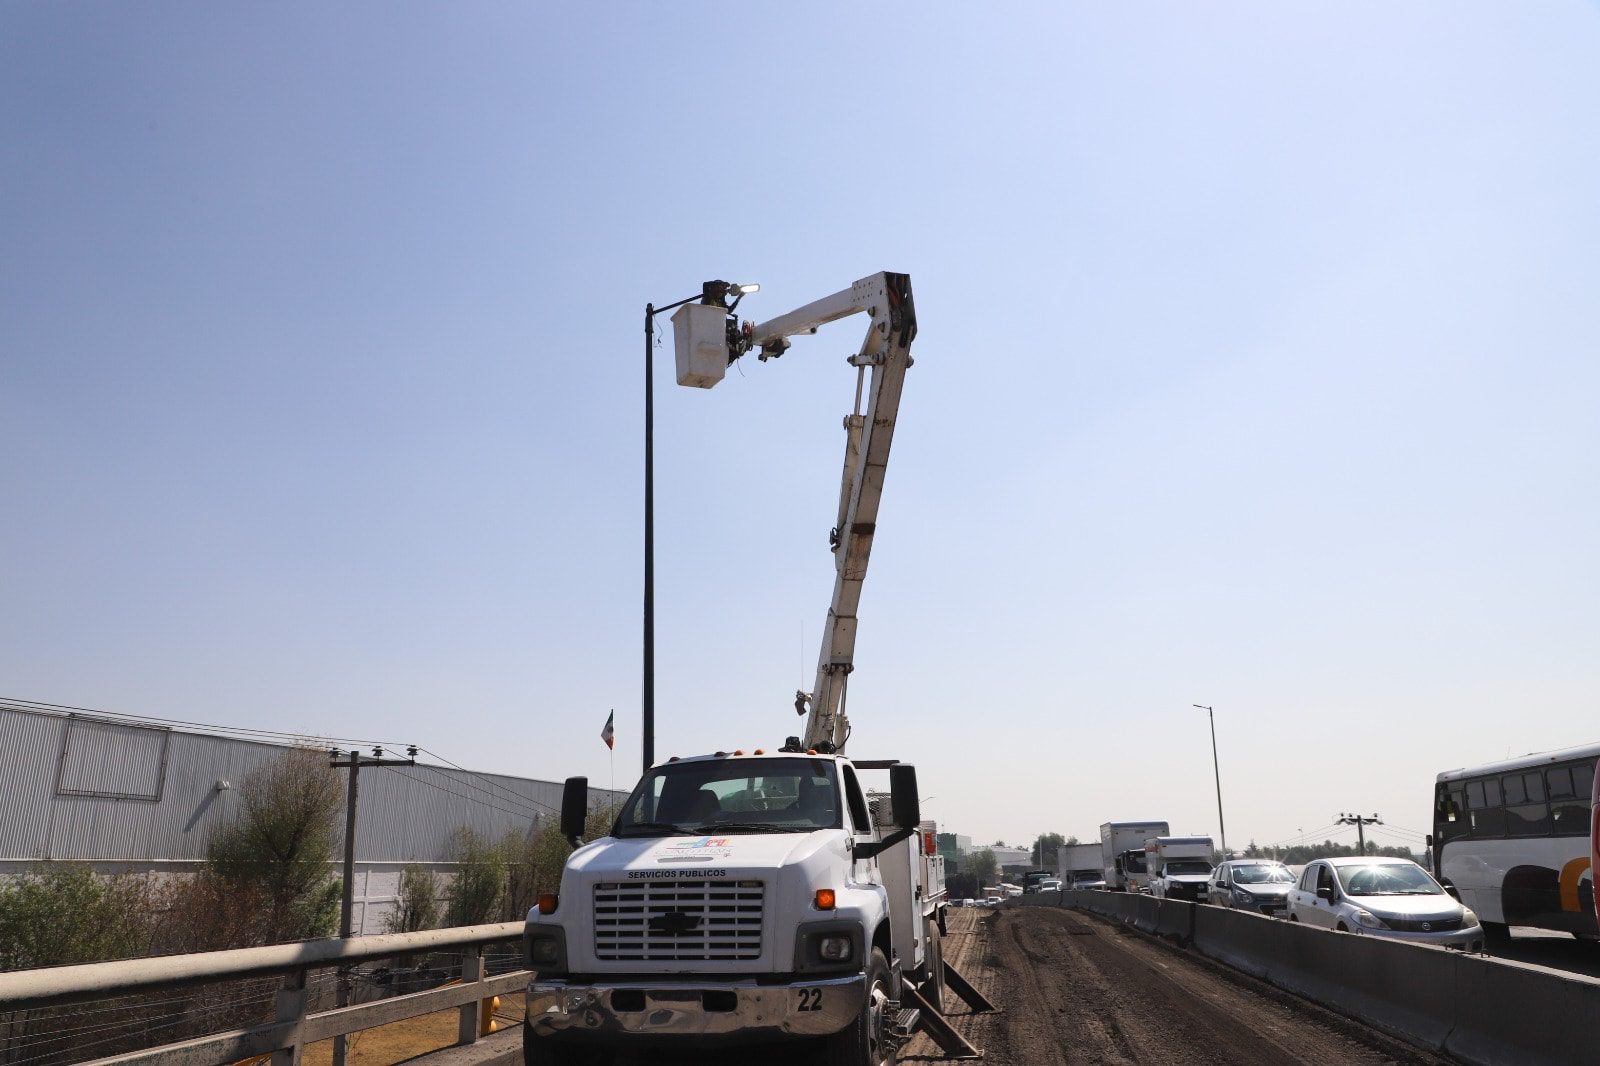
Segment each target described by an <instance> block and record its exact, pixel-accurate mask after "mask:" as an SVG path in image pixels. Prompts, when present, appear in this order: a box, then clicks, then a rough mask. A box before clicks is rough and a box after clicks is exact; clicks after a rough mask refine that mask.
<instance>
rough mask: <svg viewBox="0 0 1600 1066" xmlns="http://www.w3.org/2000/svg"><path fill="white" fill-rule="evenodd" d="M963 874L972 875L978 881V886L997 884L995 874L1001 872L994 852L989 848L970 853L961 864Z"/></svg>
mask: <svg viewBox="0 0 1600 1066" xmlns="http://www.w3.org/2000/svg"><path fill="white" fill-rule="evenodd" d="M961 869H962V872H963V873H966V874H971V875H972V876H973V877H974V878H976V879H977V881H978V886H979V887H980V888H982V886H984V885H988V884H993V883H995V874H996V873H997V872H998V871H999V869H1000V867H999V864H998V863H996V862H995V859H994V852H993V851H990V850H989V849H988V848H983V849H981V850H979V851H974V852H972V853H970V854H969V855H968V856H967V857H966V858H965V859H963V860H962V862H961Z"/></svg>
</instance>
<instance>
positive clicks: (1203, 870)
mask: <svg viewBox="0 0 1600 1066" xmlns="http://www.w3.org/2000/svg"><path fill="white" fill-rule="evenodd" d="M1162 869H1164V870H1166V871H1167V873H1169V874H1209V873H1210V872H1211V864H1210V863H1209V862H1206V861H1205V860H1204V859H1168V860H1167V864H1166V865H1165V866H1163V867H1162Z"/></svg>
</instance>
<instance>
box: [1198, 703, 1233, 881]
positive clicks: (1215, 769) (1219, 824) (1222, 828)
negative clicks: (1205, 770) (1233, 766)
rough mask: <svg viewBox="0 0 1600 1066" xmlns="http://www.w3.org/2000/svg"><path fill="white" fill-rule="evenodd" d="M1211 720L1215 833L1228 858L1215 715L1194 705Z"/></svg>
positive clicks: (1210, 709)
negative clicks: (1215, 813) (1215, 797)
mask: <svg viewBox="0 0 1600 1066" xmlns="http://www.w3.org/2000/svg"><path fill="white" fill-rule="evenodd" d="M1195 706H1196V707H1198V708H1199V709H1200V710H1202V711H1205V712H1206V717H1207V718H1209V719H1210V720H1211V772H1212V773H1213V774H1215V775H1216V778H1217V831H1218V833H1219V834H1220V835H1221V836H1222V857H1223V858H1224V859H1226V858H1227V857H1228V826H1227V823H1226V822H1224V821H1223V820H1222V767H1221V766H1220V765H1219V764H1218V762H1217V714H1216V711H1214V710H1213V709H1212V708H1210V707H1208V706H1207V705H1206V704H1204V703H1197V704H1195Z"/></svg>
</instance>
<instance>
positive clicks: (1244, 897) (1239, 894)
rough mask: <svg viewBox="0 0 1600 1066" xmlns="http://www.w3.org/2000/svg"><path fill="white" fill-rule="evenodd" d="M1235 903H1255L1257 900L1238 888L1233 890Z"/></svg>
mask: <svg viewBox="0 0 1600 1066" xmlns="http://www.w3.org/2000/svg"><path fill="white" fill-rule="evenodd" d="M1233 901H1234V902H1235V903H1254V902H1255V901H1256V898H1255V897H1254V896H1252V895H1251V894H1250V893H1248V892H1246V891H1245V890H1244V889H1242V888H1236V889H1234V890H1233Z"/></svg>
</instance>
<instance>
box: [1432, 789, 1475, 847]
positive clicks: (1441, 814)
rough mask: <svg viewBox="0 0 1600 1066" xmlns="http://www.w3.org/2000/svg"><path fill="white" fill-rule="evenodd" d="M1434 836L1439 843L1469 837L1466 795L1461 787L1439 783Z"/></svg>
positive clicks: (1434, 817) (1434, 814) (1435, 793)
mask: <svg viewBox="0 0 1600 1066" xmlns="http://www.w3.org/2000/svg"><path fill="white" fill-rule="evenodd" d="M1433 835H1434V836H1436V837H1438V838H1439V842H1440V843H1443V842H1444V841H1446V840H1456V839H1459V838H1461V837H1464V836H1467V835H1468V829H1467V805H1466V795H1465V794H1464V793H1463V792H1462V790H1461V786H1460V785H1451V784H1447V783H1446V782H1443V781H1441V782H1439V784H1438V785H1437V786H1436V787H1435V789H1434V796H1433Z"/></svg>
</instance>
